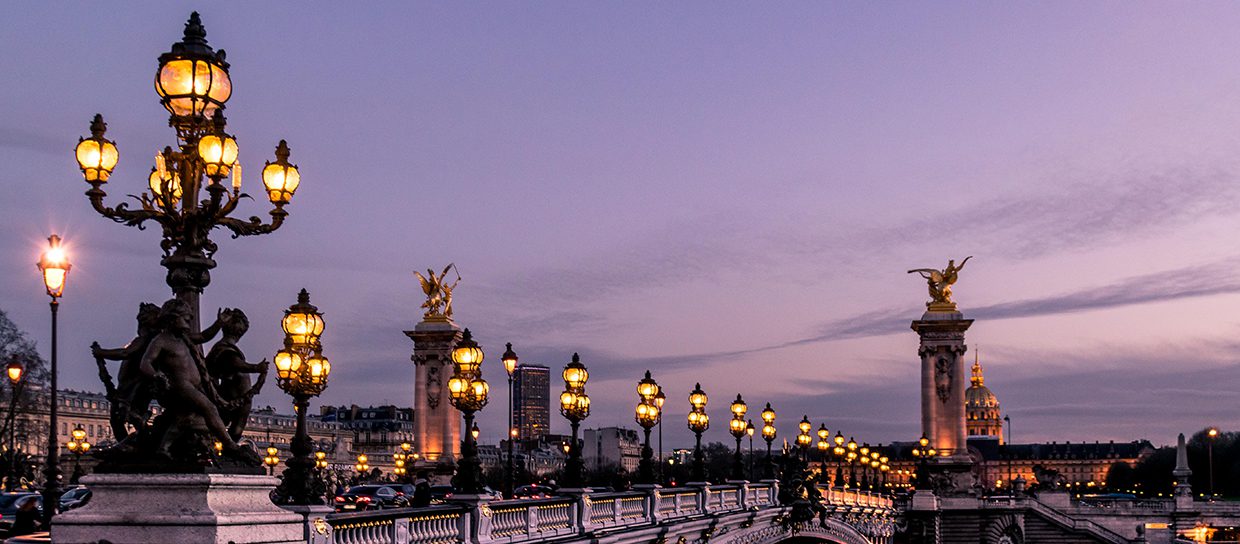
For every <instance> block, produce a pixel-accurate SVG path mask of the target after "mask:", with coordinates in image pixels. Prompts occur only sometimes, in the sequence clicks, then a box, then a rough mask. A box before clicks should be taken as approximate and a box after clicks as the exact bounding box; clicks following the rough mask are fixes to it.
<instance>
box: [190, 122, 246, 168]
mask: <svg viewBox="0 0 1240 544" xmlns="http://www.w3.org/2000/svg"><path fill="white" fill-rule="evenodd" d="M215 127H216V130H215V133H213V134H208V135H206V136H203V137H202V139H200V140H198V157H199V158H200V159H202V163H203V164H204V165H205V166H206V174H207V176H208V177H210V178H212V179H215V180H218V179H220V178H223V177H224V176H227V175H228V172H229V171H230V170H231V169H232V166H233V165H234V164H236V162H237V140H236V139H235V138H233V137H232V136H229V135H228V134H227V133H225V132H224V114H223V113H222V112H221V113H218V114H216V115H215Z"/></svg>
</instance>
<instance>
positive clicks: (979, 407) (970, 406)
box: [964, 352, 1003, 444]
mask: <svg viewBox="0 0 1240 544" xmlns="http://www.w3.org/2000/svg"><path fill="white" fill-rule="evenodd" d="M969 382H970V383H971V385H970V386H969V388H968V389H967V390H965V392H964V399H965V400H964V409H965V429H966V430H967V432H968V439H969V440H972V439H974V438H987V439H995V440H998V441H999V443H1000V444H1003V417H1002V416H1001V415H1000V411H999V398H998V397H996V396H995V394H994V393H991V392H990V389H989V388H987V387H986V380H985V378H983V376H982V365H981V363H980V362H979V360H978V357H977V355H976V352H975V354H974V356H973V375H972V376H971V377H970V378H969Z"/></svg>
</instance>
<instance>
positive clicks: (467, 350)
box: [452, 329, 486, 377]
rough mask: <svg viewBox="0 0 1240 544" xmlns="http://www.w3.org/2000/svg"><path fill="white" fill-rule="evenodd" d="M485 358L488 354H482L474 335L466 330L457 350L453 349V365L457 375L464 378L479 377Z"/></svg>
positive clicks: (457, 345)
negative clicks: (479, 370)
mask: <svg viewBox="0 0 1240 544" xmlns="http://www.w3.org/2000/svg"><path fill="white" fill-rule="evenodd" d="M485 357H486V354H484V353H483V352H482V348H481V347H479V346H478V343H477V342H475V341H474V335H473V333H471V332H469V329H465V331H464V332H463V333H462V334H461V340H460V341H459V342H457V343H456V347H455V348H452V363H453V364H455V365H456V369H457V373H459V374H461V375H462V376H469V377H474V376H477V375H478V369H479V368H480V367H481V366H482V360H483V358H485Z"/></svg>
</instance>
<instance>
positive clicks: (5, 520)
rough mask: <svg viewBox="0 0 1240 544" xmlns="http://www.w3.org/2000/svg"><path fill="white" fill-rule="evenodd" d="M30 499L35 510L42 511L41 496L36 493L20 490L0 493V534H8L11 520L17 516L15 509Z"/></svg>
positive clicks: (11, 525) (11, 523)
mask: <svg viewBox="0 0 1240 544" xmlns="http://www.w3.org/2000/svg"><path fill="white" fill-rule="evenodd" d="M30 501H34V502H35V509H36V510H37V511H39V512H40V513H41V512H43V497H42V496H41V495H39V494H38V493H30V492H20V493H5V494H3V495H0V534H3V535H5V536H9V531H10V530H12V528H13V522H14V521H15V520H16V518H17V510H18V509H20V508H21V507H22V506H23V505H25V504H26V503H27V502H30ZM40 517H42V516H40Z"/></svg>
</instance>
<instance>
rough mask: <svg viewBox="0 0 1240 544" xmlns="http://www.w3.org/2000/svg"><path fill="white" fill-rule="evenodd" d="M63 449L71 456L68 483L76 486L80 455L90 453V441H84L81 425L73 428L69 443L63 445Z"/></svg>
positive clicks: (80, 469) (80, 462)
mask: <svg viewBox="0 0 1240 544" xmlns="http://www.w3.org/2000/svg"><path fill="white" fill-rule="evenodd" d="M65 447H66V448H68V449H69V453H72V454H73V475H72V476H71V477H70V478H69V483H71V484H76V483H77V482H78V478H79V477H81V475H82V454H84V453H86V452H88V451H90V447H91V443H90V440H87V439H86V429H83V428H82V426H81V425H78V426H76V427H74V428H73V431H72V432H71V433H69V441H68V442H66V443H65Z"/></svg>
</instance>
